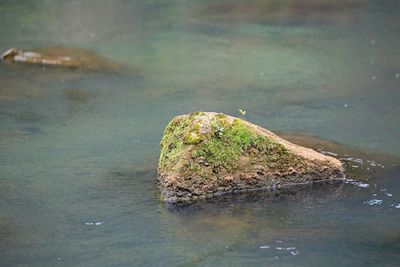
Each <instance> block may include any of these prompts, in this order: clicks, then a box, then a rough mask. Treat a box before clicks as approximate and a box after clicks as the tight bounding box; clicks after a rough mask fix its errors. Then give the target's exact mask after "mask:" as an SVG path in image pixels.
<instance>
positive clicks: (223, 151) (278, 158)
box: [159, 113, 292, 173]
mask: <svg viewBox="0 0 400 267" xmlns="http://www.w3.org/2000/svg"><path fill="white" fill-rule="evenodd" d="M201 115H202V113H193V114H191V115H190V116H188V117H183V118H182V117H178V118H176V119H174V120H173V121H172V122H171V123H170V124H169V125H168V126H167V128H166V130H165V133H164V137H163V139H162V141H161V156H160V165H159V166H160V167H161V168H165V169H172V168H174V166H175V165H176V163H177V162H178V160H179V158H180V157H181V156H182V154H183V152H184V150H185V148H187V147H188V146H192V150H191V153H190V155H188V157H192V158H198V157H204V159H205V161H206V162H208V163H209V164H211V165H212V166H214V167H218V168H224V169H226V170H227V171H233V170H235V169H237V168H238V167H239V163H240V162H239V161H240V157H241V156H247V157H249V158H250V160H252V159H257V160H258V161H264V162H265V166H266V167H279V166H280V162H287V161H288V159H289V160H290V159H291V158H292V157H291V153H290V152H289V151H287V149H286V148H285V147H284V146H283V145H281V144H279V143H277V142H275V141H274V140H271V139H270V138H267V137H265V136H263V135H260V134H258V133H256V132H255V131H254V129H253V128H252V127H251V126H248V125H247V124H246V123H245V122H244V121H242V120H241V119H234V120H232V119H231V118H229V117H227V116H226V115H224V114H217V115H216V116H214V117H213V118H212V120H211V132H210V133H207V134H204V133H200V128H201V125H200V122H198V123H196V122H194V120H195V118H196V117H197V116H201ZM202 167H203V166H201V165H199V164H198V163H189V165H188V169H189V170H191V171H193V172H194V173H199V172H201V169H202Z"/></svg>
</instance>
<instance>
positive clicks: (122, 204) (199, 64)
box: [0, 0, 400, 266]
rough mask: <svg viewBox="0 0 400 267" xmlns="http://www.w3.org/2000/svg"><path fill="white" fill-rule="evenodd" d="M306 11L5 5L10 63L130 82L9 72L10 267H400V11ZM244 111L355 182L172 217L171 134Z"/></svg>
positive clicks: (200, 206)
mask: <svg viewBox="0 0 400 267" xmlns="http://www.w3.org/2000/svg"><path fill="white" fill-rule="evenodd" d="M298 2H300V1H295V0H282V1H279V0H250V1H235V0H233V1H227V0H222V1H218V2H217V1H194V0H193V1H182V0H175V1H157V0H152V1H123V0H116V1H106V0H89V1H79V0H72V1H61V0H60V1H50V0H34V1H33V0H30V1H28V0H27V1H23V2H22V1H11V0H2V1H1V2H0V25H1V27H0V36H1V38H0V50H2V51H3V50H6V49H8V48H10V47H12V46H14V47H17V48H20V49H29V48H36V47H40V48H43V47H72V48H83V49H87V50H90V51H93V52H95V53H97V54H99V55H100V56H102V57H104V58H106V59H108V60H110V61H112V62H114V63H118V64H120V65H122V66H123V68H121V69H118V70H116V69H112V70H110V69H109V70H107V69H105V70H100V71H92V72H90V71H80V70H73V69H63V68H49V67H47V68H44V67H41V66H25V65H22V64H4V63H2V64H0V265H1V266H398V264H399V262H400V225H399V223H398V222H399V221H400V180H399V178H400V168H399V164H400V160H399V157H400V142H399V137H400V116H399V113H400V105H399V103H400V91H399V90H400V88H399V87H400V49H399V47H400V35H399V31H400V4H399V3H400V2H399V1H397V0H382V1H372V0H371V1H368V0H349V1H344V0H341V1H322V0H321V1H318V0H307V1H302V3H298ZM330 2H335V3H330ZM238 109H244V110H246V111H247V113H246V115H245V116H244V118H245V119H247V120H249V121H251V122H253V123H256V124H259V125H261V126H264V127H267V128H268V129H270V130H272V131H277V132H279V133H282V134H283V135H287V136H288V138H289V139H290V138H292V139H293V140H294V141H296V140H297V141H298V142H299V143H302V142H303V143H304V144H308V145H309V146H310V147H313V148H315V149H319V150H320V151H322V152H323V153H328V154H329V153H334V154H332V155H334V156H336V157H338V158H340V159H341V160H342V161H343V162H344V163H345V164H346V168H347V170H346V173H347V177H348V178H349V179H354V180H356V181H348V182H347V183H344V184H337V185H314V186H309V187H305V188H301V189H300V188H299V189H298V190H295V191H290V192H289V191H287V192H258V193H254V194H244V195H234V196H226V197H221V198H216V199H211V200H208V201H200V202H197V203H194V204H192V205H188V206H174V205H166V204H164V203H162V202H160V200H159V192H158V190H157V188H156V183H155V181H156V168H157V161H158V155H159V140H160V138H161V135H162V132H163V129H164V127H165V125H166V124H167V123H168V121H169V120H170V119H171V118H172V117H174V116H175V115H179V114H184V113H189V112H193V111H198V110H201V111H217V112H224V113H226V114H229V115H233V116H240V113H239V112H238ZM289 133H290V135H288V134H289ZM309 136H313V137H309ZM321 140H327V141H326V142H325V141H321Z"/></svg>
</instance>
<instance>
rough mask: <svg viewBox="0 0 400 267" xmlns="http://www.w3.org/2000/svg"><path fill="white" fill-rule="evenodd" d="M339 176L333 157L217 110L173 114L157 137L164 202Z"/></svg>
mask: <svg viewBox="0 0 400 267" xmlns="http://www.w3.org/2000/svg"><path fill="white" fill-rule="evenodd" d="M341 178H344V173H343V167H342V164H341V163H340V161H339V160H337V159H335V158H332V157H328V156H325V155H322V154H320V153H317V152H315V151H314V150H312V149H309V148H305V147H301V146H298V145H295V144H292V143H290V142H288V141H286V140H284V139H282V138H280V137H278V136H277V135H275V134H274V133H272V132H270V131H268V130H266V129H264V128H261V127H259V126H257V125H254V124H252V123H249V122H247V121H244V120H242V119H239V118H234V117H231V116H227V115H224V114H221V113H214V112H196V113H193V114H188V115H182V116H177V117H175V118H174V119H173V120H172V121H171V122H170V123H169V124H168V126H167V128H166V129H165V132H164V136H163V137H162V140H161V155H160V160H159V164H158V185H159V187H160V190H161V194H162V198H163V199H164V200H165V201H168V202H177V201H189V200H194V199H197V198H204V197H210V196H215V195H219V194H225V193H230V192H238V191H247V190H257V189H266V188H274V187H278V188H279V187H283V186H288V185H295V184H304V183H312V182H316V181H332V180H336V179H341Z"/></svg>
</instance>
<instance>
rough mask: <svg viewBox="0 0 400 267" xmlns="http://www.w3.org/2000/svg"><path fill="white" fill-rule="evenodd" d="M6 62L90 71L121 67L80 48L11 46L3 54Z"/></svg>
mask: <svg viewBox="0 0 400 267" xmlns="http://www.w3.org/2000/svg"><path fill="white" fill-rule="evenodd" d="M0 58H1V59H2V60H3V61H6V62H18V63H25V64H33V65H42V66H59V67H67V68H74V69H82V70H89V71H100V70H118V69H119V68H121V66H119V65H118V64H116V63H112V62H110V61H108V60H106V59H105V58H102V57H101V56H99V55H97V54H96V53H93V52H91V51H88V50H85V49H79V48H65V47H53V48H38V49H31V50H29V51H22V50H18V49H16V48H10V49H8V50H7V51H5V52H4V53H3V54H1V56H0Z"/></svg>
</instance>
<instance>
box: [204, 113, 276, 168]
mask: <svg viewBox="0 0 400 267" xmlns="http://www.w3.org/2000/svg"><path fill="white" fill-rule="evenodd" d="M212 129H213V135H212V136H211V138H210V139H209V140H207V141H206V142H204V143H203V144H201V145H200V146H199V149H198V152H197V154H198V155H199V156H203V157H205V158H206V159H207V161H208V162H210V163H212V164H214V165H217V166H220V167H224V168H226V169H228V170H229V169H235V168H237V167H238V163H239V158H240V156H241V155H244V154H246V153H247V152H248V150H249V149H250V148H254V149H256V150H258V151H260V153H262V151H267V150H269V151H270V152H272V150H275V149H276V148H278V147H279V149H278V150H279V151H282V148H283V146H281V145H280V144H278V143H275V142H273V141H271V140H269V139H267V138H266V137H264V136H260V135H259V134H257V133H255V132H254V130H253V129H250V128H249V126H247V125H246V124H245V123H243V121H241V120H240V119H235V120H233V122H230V121H228V120H227V119H226V116H225V115H223V116H218V115H217V116H215V118H214V120H213V121H212Z"/></svg>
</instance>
